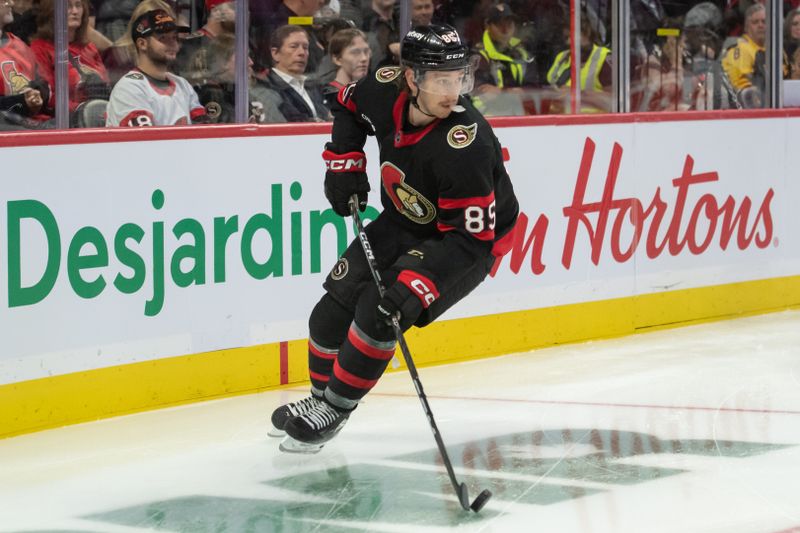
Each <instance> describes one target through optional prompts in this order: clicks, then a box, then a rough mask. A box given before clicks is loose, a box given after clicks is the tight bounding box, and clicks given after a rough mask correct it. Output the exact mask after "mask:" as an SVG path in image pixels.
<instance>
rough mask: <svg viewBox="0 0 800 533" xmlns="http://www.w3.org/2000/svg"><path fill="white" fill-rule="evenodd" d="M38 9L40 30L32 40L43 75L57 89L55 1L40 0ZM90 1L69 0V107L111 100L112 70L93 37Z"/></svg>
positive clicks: (37, 19)
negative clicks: (106, 63)
mask: <svg viewBox="0 0 800 533" xmlns="http://www.w3.org/2000/svg"><path fill="white" fill-rule="evenodd" d="M36 9H37V10H38V12H37V15H36V24H37V26H38V29H37V31H36V35H35V38H34V39H33V41H31V49H32V50H33V52H34V54H36V60H37V61H38V63H39V70H40V71H41V74H42V78H44V80H45V81H47V83H48V84H49V85H50V87H51V88H53V89H54V88H55V64H56V61H55V56H56V52H55V45H54V37H53V34H54V32H55V29H54V28H55V23H54V18H55V2H54V0H40V1H39V3H38V5H37V7H36ZM89 31H90V26H89V2H88V0H67V34H68V41H69V50H68V54H67V55H68V59H69V65H68V69H67V73H68V76H67V80H68V83H69V110H70V111H71V112H72V111H75V109H76V108H77V107H78V105H80V104H81V103H82V102H85V101H87V100H92V99H98V98H100V99H107V98H108V94H109V92H110V87H109V85H108V82H109V79H108V72H107V71H106V67H105V65H104V64H103V60H102V58H101V57H100V52H99V51H98V50H97V47H96V46H95V45H94V44H92V43H91V42H90V40H89ZM50 94H51V96H50V105H49V106H50V107H51V108H53V107H54V106H55V91H54V90H53V91H51V92H50Z"/></svg>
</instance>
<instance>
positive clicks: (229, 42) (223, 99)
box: [196, 34, 284, 124]
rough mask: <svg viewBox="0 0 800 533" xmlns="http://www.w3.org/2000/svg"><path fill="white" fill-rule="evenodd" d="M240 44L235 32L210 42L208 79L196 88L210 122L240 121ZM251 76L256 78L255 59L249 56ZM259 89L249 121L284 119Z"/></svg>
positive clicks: (251, 93)
mask: <svg viewBox="0 0 800 533" xmlns="http://www.w3.org/2000/svg"><path fill="white" fill-rule="evenodd" d="M235 52H236V48H235V39H234V37H233V36H232V35H224V34H223V35H219V36H218V37H217V38H216V39H214V40H213V41H211V42H210V43H209V45H208V58H209V63H208V78H209V79H208V80H207V81H206V82H205V83H204V84H203V85H201V86H200V87H197V88H196V91H197V96H198V98H199V99H200V103H201V104H202V105H203V107H205V109H206V115H207V117H208V122H209V123H211V124H225V123H233V122H236V115H235V109H236V107H235V105H236V93H235V87H236V84H235V82H236V72H235V68H236V53H235ZM247 63H248V64H247V70H248V76H249V79H250V81H251V83H252V82H253V81H255V79H254V78H253V61H252V60H251V59H250V58H247ZM260 94H261V93H260V92H259V91H253V90H251V91H250V107H249V112H248V121H249V122H250V123H252V124H261V123H265V122H284V120H283V118H282V115H281V113H280V112H279V111H278V108H277V106H276V105H275V103H274V102H273V101H271V100H269V99H266V101H264V102H262V101H261V100H260V99H259V96H260Z"/></svg>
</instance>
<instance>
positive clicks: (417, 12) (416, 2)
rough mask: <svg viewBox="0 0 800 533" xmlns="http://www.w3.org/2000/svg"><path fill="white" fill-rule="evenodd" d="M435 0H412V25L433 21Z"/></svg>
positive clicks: (424, 24)
mask: <svg viewBox="0 0 800 533" xmlns="http://www.w3.org/2000/svg"><path fill="white" fill-rule="evenodd" d="M433 9H434V8H433V0H411V27H412V28H413V27H414V26H429V25H430V23H431V22H433Z"/></svg>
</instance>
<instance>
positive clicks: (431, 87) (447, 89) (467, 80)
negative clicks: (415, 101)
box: [414, 65, 475, 96]
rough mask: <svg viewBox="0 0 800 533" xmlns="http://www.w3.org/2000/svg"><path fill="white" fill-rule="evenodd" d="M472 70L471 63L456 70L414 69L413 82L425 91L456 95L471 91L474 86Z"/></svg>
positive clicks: (441, 94)
mask: <svg viewBox="0 0 800 533" xmlns="http://www.w3.org/2000/svg"><path fill="white" fill-rule="evenodd" d="M474 72H475V70H474V69H473V67H472V65H467V66H465V67H463V68H460V69H457V70H428V71H422V72H421V71H415V72H414V83H416V84H417V87H419V90H420V91H424V92H426V93H431V94H437V95H440V96H446V95H455V96H457V95H459V94H467V93H469V92H470V91H472V88H473V87H474V86H475V74H474Z"/></svg>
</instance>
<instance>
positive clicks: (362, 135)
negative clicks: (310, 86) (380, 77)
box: [331, 80, 371, 153]
mask: <svg viewBox="0 0 800 533" xmlns="http://www.w3.org/2000/svg"><path fill="white" fill-rule="evenodd" d="M363 86H364V80H361V81H360V82H355V83H351V84H349V85H345V86H344V87H342V88H341V89H339V94H337V95H336V98H335V99H333V100H334V102H333V104H332V105H331V114H332V115H333V132H332V133H331V147H332V148H333V149H334V151H335V152H337V153H346V152H353V151H357V152H361V151H363V150H364V144H365V143H366V142H367V135H368V134H370V133H371V131H370V128H369V124H368V123H367V122H366V121H364V119H363V118H361V117H360V112H359V109H358V103H357V101H358V97H357V93H358V92H359V90H360V89H361V87H363Z"/></svg>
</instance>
